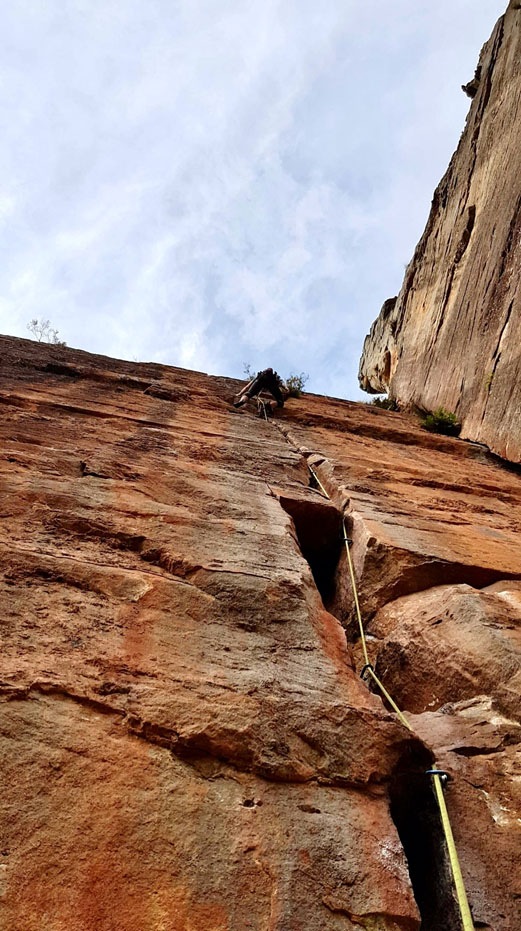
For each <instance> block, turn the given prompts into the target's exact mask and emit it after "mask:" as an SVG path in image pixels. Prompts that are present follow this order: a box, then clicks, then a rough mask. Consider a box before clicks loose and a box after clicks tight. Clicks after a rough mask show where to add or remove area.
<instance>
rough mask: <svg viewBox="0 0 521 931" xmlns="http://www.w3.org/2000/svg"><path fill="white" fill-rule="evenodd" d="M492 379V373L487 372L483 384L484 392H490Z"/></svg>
mask: <svg viewBox="0 0 521 931" xmlns="http://www.w3.org/2000/svg"><path fill="white" fill-rule="evenodd" d="M493 378H494V372H489V373H488V375H487V376H486V378H485V381H484V383H483V384H484V388H485V391H490V388H491V387H492V380H493Z"/></svg>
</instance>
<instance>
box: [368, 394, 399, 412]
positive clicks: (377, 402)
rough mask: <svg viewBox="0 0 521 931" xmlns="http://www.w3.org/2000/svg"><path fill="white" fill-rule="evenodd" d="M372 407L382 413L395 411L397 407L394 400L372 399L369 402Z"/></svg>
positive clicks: (384, 398)
mask: <svg viewBox="0 0 521 931" xmlns="http://www.w3.org/2000/svg"><path fill="white" fill-rule="evenodd" d="M371 404H372V405H373V407H381V408H382V409H383V410H384V411H397V410H398V405H397V403H396V401H395V400H394V398H386V397H383V398H373V400H372V401H371Z"/></svg>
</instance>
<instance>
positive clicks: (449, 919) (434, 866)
mask: <svg viewBox="0 0 521 931" xmlns="http://www.w3.org/2000/svg"><path fill="white" fill-rule="evenodd" d="M431 766H432V758H430V754H429V753H428V751H427V750H426V751H425V753H424V754H422V755H419V754H417V755H416V757H415V758H414V759H407V760H406V761H404V762H403V763H402V765H401V766H399V767H397V769H396V772H395V774H394V777H393V779H392V781H391V786H390V802H391V807H390V811H391V818H392V819H393V821H394V823H395V825H396V829H397V831H398V835H399V837H400V841H401V843H402V846H403V849H404V851H405V856H406V857H407V864H408V868H409V876H410V878H411V884H412V888H413V891H414V897H415V899H416V903H417V905H418V909H419V911H420V915H421V919H422V923H421V931H440V929H441V928H443V929H444V931H461V921H460V916H459V911H458V906H457V903H456V900H455V897H454V892H453V883H452V874H451V870H450V863H449V859H448V854H447V848H446V844H445V839H444V836H443V829H442V825H441V821H440V816H439V811H438V808H437V805H436V800H435V798H434V793H433V791H432V788H431V785H430V778H429V777H428V776H427V775H426V772H425V771H426V769H429V768H430V767H431Z"/></svg>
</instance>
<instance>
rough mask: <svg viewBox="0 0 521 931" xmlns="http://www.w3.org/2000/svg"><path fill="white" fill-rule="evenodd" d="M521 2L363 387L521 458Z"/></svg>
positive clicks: (375, 341)
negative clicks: (452, 419) (452, 415)
mask: <svg viewBox="0 0 521 931" xmlns="http://www.w3.org/2000/svg"><path fill="white" fill-rule="evenodd" d="M520 62H521V7H520V5H519V3H517V2H511V3H510V4H509V6H508V9H507V11H506V13H505V15H504V16H503V17H501V18H500V20H499V21H498V23H497V25H496V26H495V28H494V31H493V33H492V35H491V37H490V39H489V41H488V42H487V43H486V44H485V46H484V47H483V50H482V53H481V57H480V60H479V65H478V69H477V74H478V80H477V83H476V93H475V95H474V97H473V100H472V104H471V107H470V112H469V115H468V118H467V123H466V126H465V130H464V132H463V135H462V137H461V140H460V143H459V145H458V148H457V150H456V152H455V154H454V155H453V157H452V160H451V162H450V165H449V168H448V170H447V173H446V174H445V176H444V177H443V179H442V180H441V182H440V184H439V186H438V188H437V189H436V191H435V193H434V198H433V202H432V208H431V212H430V216H429V219H428V222H427V226H426V228H425V232H424V233H423V236H422V238H421V240H420V242H419V244H418V246H417V248H416V251H415V253H414V256H413V259H412V261H411V262H410V264H409V266H408V267H407V270H406V273H405V278H404V282H403V285H402V288H401V291H400V294H399V295H398V298H397V300H393V301H387V302H386V303H385V304H384V306H383V308H382V312H381V314H380V317H379V318H378V320H377V321H376V322H375V323H374V324H373V327H372V328H371V332H370V334H369V335H368V337H367V338H366V341H365V344H364V351H363V355H362V359H361V363H360V384H361V386H362V388H364V389H365V390H367V391H371V392H380V391H388V390H389V391H390V393H391V394H392V396H393V397H394V398H396V399H397V400H398V401H399V402H400V404H401V405H405V406H411V405H417V406H419V407H420V408H423V409H425V410H434V409H435V408H437V407H439V406H440V405H441V406H443V407H445V408H447V409H448V410H451V411H455V412H456V413H457V415H458V418H459V420H460V421H461V423H462V436H464V437H467V438H470V439H472V440H477V441H479V442H481V443H485V444H486V445H487V446H488V447H489V448H490V449H492V450H493V451H494V452H496V453H498V454H499V455H500V456H503V457H506V458H507V459H511V460H513V461H515V462H519V461H521V431H520V429H519V412H520V409H521V361H520V355H519V343H520V340H521V290H520V278H519V264H520V261H521V245H520V244H521V237H520V231H521V122H520V120H519V114H518V110H519V100H520V98H521V66H520Z"/></svg>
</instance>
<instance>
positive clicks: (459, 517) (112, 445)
mask: <svg viewBox="0 0 521 931" xmlns="http://www.w3.org/2000/svg"><path fill="white" fill-rule="evenodd" d="M0 352H1V356H2V369H1V372H0V402H1V405H2V420H1V423H0V431H1V434H2V442H1V444H0V570H1V578H0V600H1V606H2V608H1V611H0V623H1V627H2V643H3V649H2V660H1V667H0V718H1V721H2V723H1V727H0V755H1V762H2V770H3V772H4V774H5V776H4V789H3V792H2V795H1V797H0V808H1V817H0V823H1V825H2V842H1V848H0V895H1V897H2V909H3V914H4V915H5V916H6V917H5V919H4V921H5V925H6V927H8V928H16V929H21V931H22V929H23V931H36V929H38V931H40V928H41V927H42V924H45V925H46V926H48V927H50V928H52V931H65V929H67V931H70V929H72V931H165V929H168V931H244V929H251V931H289V929H294V931H315V929H317V928H319V927H320V928H324V929H332V931H355V929H356V931H359V929H360V928H365V929H367V931H415V929H419V928H420V924H421V927H422V929H423V931H431V929H432V931H433V929H434V928H439V927H440V926H443V927H444V928H446V929H447V931H459V923H458V922H459V919H458V915H457V910H455V906H454V896H453V891H452V886H451V883H450V876H449V875H448V874H447V858H446V851H445V848H444V843H443V837H442V835H441V834H440V829H439V823H438V820H439V819H438V820H437V815H436V811H435V809H434V808H433V799H432V793H431V791H430V787H429V784H428V780H427V779H426V777H425V770H426V769H427V768H429V767H430V766H431V765H432V763H433V762H434V761H435V760H436V761H437V762H438V763H439V764H440V765H443V766H445V768H447V769H448V770H450V771H451V772H452V773H453V774H454V780H453V782H452V783H451V784H450V787H449V788H448V790H447V804H448V806H449V810H450V812H451V815H452V817H453V819H454V831H455V834H456V839H457V842H458V848H459V850H460V856H461V862H462V869H463V872H464V876H465V882H466V886H467V889H468V893H469V899H470V902H471V906H472V908H473V911H474V917H475V919H476V922H480V924H479V926H480V927H482V928H490V929H493V931H516V929H517V928H518V927H519V920H518V919H519V901H520V899H519V892H520V873H521V869H520V864H519V857H518V854H517V853H516V850H519V844H518V840H519V831H520V828H521V821H520V818H521V814H520V813H519V811H518V807H517V806H518V805H519V790H518V781H517V782H516V779H517V777H516V766H518V760H519V716H518V708H517V706H516V693H518V680H519V655H520V644H519V630H520V626H521V624H520V616H521V614H520V608H519V592H518V589H519V586H520V584H521V583H520V580H521V557H520V556H519V554H518V548H517V546H516V540H517V535H518V532H519V528H520V526H521V478H520V477H519V476H518V475H517V474H516V473H514V472H511V471H506V470H505V469H503V468H502V467H501V466H500V465H499V464H498V463H496V462H493V461H491V460H490V458H487V456H486V455H485V454H484V453H483V450H482V449H481V448H480V447H477V446H474V445H472V444H469V443H465V442H463V441H461V440H454V439H447V438H440V437H434V436H431V435H429V434H426V433H425V432H424V431H422V430H420V429H419V428H418V427H417V425H416V423H415V421H414V419H413V418H411V417H409V416H407V415H405V414H393V413H390V412H386V411H382V410H377V409H375V408H371V407H370V406H366V405H363V404H354V403H350V402H341V401H338V400H335V399H331V398H320V397H317V396H313V395H304V396H303V397H302V398H301V399H300V400H299V401H290V402H289V403H288V404H287V405H286V407H285V408H284V410H283V411H282V412H281V413H280V415H279V417H277V418H275V420H274V421H273V423H268V422H266V421H264V420H263V419H259V418H258V417H256V416H255V415H254V412H253V411H249V410H246V409H244V410H241V411H238V412H237V411H235V409H234V408H233V407H232V405H231V404H230V401H231V399H232V397H233V395H234V392H235V391H236V389H237V384H236V383H234V382H233V381H230V380H227V379H220V378H210V377H208V376H206V375H204V374H202V373H197V372H187V371H184V370H181V369H174V368H169V367H166V366H154V365H138V364H132V363H126V362H120V361H117V360H112V359H107V358H104V357H101V356H92V355H89V354H87V353H82V352H77V351H74V350H70V349H66V348H61V347H53V346H46V345H41V344H36V343H32V342H30V341H26V340H15V339H10V338H0ZM309 465H312V468H313V471H314V472H315V473H316V474H317V475H318V477H319V479H320V482H321V483H322V484H323V486H324V487H325V488H326V490H327V492H328V495H329V498H326V497H324V495H323V494H322V493H321V492H320V489H319V488H316V487H313V481H312V480H311V473H310V470H309ZM342 517H344V519H345V522H346V528H347V530H348V533H349V534H350V536H351V537H352V539H353V544H352V554H353V560H354V563H355V571H356V576H357V580H358V586H359V591H360V599H361V604H362V608H363V612H364V620H365V622H366V624H367V628H368V636H369V645H370V649H371V659H372V662H374V663H375V664H376V666H377V669H378V671H379V672H380V674H381V676H382V678H383V680H384V681H385V682H386V684H387V685H388V687H389V688H392V689H393V690H394V691H395V693H396V697H397V700H399V701H400V702H401V703H402V705H403V708H404V711H405V713H406V714H407V715H408V716H409V719H410V721H411V723H413V726H414V733H413V734H411V733H410V732H409V731H407V730H406V729H405V728H404V727H403V726H402V725H401V724H400V723H399V721H397V720H396V718H395V716H394V715H393V714H392V713H391V712H390V711H389V709H386V708H385V707H384V704H383V703H382V701H381V699H380V697H379V696H378V695H376V694H373V692H372V691H371V690H370V689H369V688H368V687H367V685H366V684H365V683H364V682H362V680H361V679H360V676H359V672H360V667H361V662H360V649H359V646H360V645H359V641H358V638H357V630H356V626H355V625H354V624H353V610H352V609H353V601H352V591H351V589H350V585H349V579H348V575H347V571H346V570H347V567H346V555H345V548H344V543H343V540H342V535H343V526H342ZM439 612H441V614H440V613H439ZM434 615H436V616H434ZM438 615H439V616H440V617H443V619H444V620H443V623H441V624H437V623H435V622H436V621H437V619H438ZM460 667H461V668H463V667H465V668H466V670H467V671H466V674H462V673H461V672H460V671H458V670H459V669H460ZM402 673H406V675H402ZM404 683H405V684H404ZM418 837H419V838H420V839H421V843H420V844H419V845H418V844H417V843H416V841H415V840H414V838H418Z"/></svg>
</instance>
